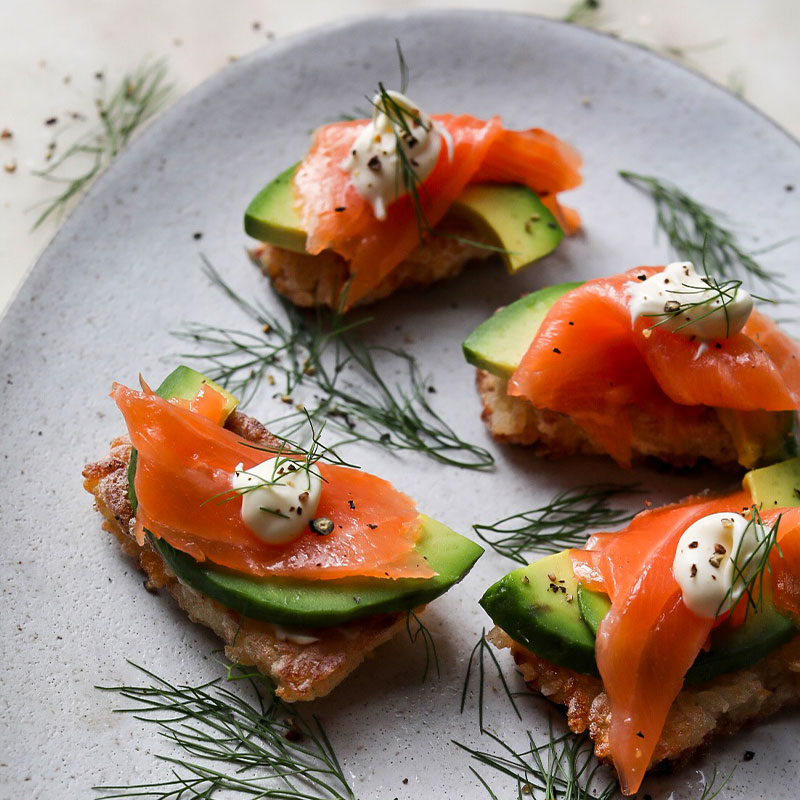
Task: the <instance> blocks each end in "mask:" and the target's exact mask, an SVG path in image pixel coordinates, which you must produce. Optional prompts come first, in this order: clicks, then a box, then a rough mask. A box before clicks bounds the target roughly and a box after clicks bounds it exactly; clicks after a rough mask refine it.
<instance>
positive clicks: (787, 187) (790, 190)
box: [783, 183, 794, 192]
mask: <svg viewBox="0 0 800 800" xmlns="http://www.w3.org/2000/svg"><path fill="white" fill-rule="evenodd" d="M783 188H784V189H785V190H786V191H787V192H793V191H794V184H791V183H787V184H786V186H784V187H783Z"/></svg>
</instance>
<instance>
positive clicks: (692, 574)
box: [689, 564, 697, 578]
mask: <svg viewBox="0 0 800 800" xmlns="http://www.w3.org/2000/svg"><path fill="white" fill-rule="evenodd" d="M696 576H697V564H692V568H691V569H690V570H689V577H690V578H695V577H696Z"/></svg>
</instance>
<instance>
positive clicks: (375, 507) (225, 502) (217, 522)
mask: <svg viewBox="0 0 800 800" xmlns="http://www.w3.org/2000/svg"><path fill="white" fill-rule="evenodd" d="M111 396H112V398H113V399H114V401H115V402H116V404H117V406H118V407H119V409H120V411H121V412H122V414H123V416H124V418H125V422H126V423H127V426H128V432H129V434H130V437H131V442H132V444H133V446H134V447H135V448H136V450H137V452H138V457H137V459H138V460H137V466H136V478H135V489H136V496H137V499H138V501H139V505H138V509H137V514H136V536H137V540H138V541H139V543H140V544H141V543H142V542H143V541H144V536H145V533H146V532H149V533H152V534H153V535H154V536H156V537H158V538H163V539H164V540H165V541H167V542H168V543H169V544H170V545H172V546H173V547H175V548H177V549H178V550H182V551H183V552H185V553H188V554H189V555H191V556H192V557H193V558H194V559H196V560H197V561H205V560H206V559H208V560H209V561H212V562H214V563H215V564H218V565H220V566H224V567H228V568H230V569H233V570H236V571H237V572H244V573H247V574H250V575H256V576H267V575H270V576H292V577H299V578H308V579H313V580H329V579H333V578H344V577H355V576H362V577H377V578H393V579H394V578H429V577H432V576H433V575H434V574H435V573H434V572H433V570H432V569H431V568H430V567H429V566H428V565H427V563H426V562H425V561H424V560H423V559H422V557H421V556H419V555H418V554H417V553H416V552H415V550H414V546H415V544H416V542H417V540H418V538H419V535H420V526H419V521H418V513H417V509H416V505H415V503H414V501H413V500H411V499H410V498H409V497H407V496H406V495H405V494H403V493H402V492H399V491H397V490H396V489H395V488H394V487H393V486H392V485H391V484H390V483H388V482H387V481H384V480H382V479H380V478H377V477H375V476H374V475H370V474H368V473H365V472H361V471H360V470H356V469H352V468H349V467H342V466H337V465H331V464H327V463H324V462H322V461H318V462H316V464H314V467H313V468H314V469H315V470H317V471H318V472H319V474H320V475H321V476H322V478H323V485H322V495H321V499H320V503H319V506H318V508H317V511H316V516H317V517H328V518H329V519H331V520H332V521H333V523H334V528H333V532H332V533H331V534H330V535H327V536H321V535H318V534H316V533H314V532H312V531H311V530H307V531H305V532H304V533H303V534H301V536H300V537H299V538H298V539H295V540H294V541H292V542H289V543H287V544H282V545H273V544H267V543H266V542H264V541H262V540H261V539H259V538H258V537H257V536H256V535H255V534H254V533H252V532H251V531H250V529H249V528H247V527H246V526H245V524H244V523H243V522H242V519H241V497H239V496H237V495H236V494H235V493H234V492H232V491H231V476H232V474H233V472H234V470H235V469H236V467H237V465H238V464H240V463H242V464H243V465H244V469H245V470H247V469H251V468H252V467H254V466H255V465H256V464H258V463H260V462H262V461H265V460H266V459H268V458H270V457H272V456H271V453H270V452H265V451H264V450H261V449H257V448H254V447H253V446H252V444H250V443H246V442H244V441H243V440H242V439H241V437H239V436H237V435H236V434H234V433H233V432H232V431H229V430H227V429H225V428H223V427H221V426H220V425H219V424H218V422H216V421H214V419H213V416H214V413H218V411H215V407H214V404H213V403H211V402H210V401H208V400H204V401H203V402H202V406H203V409H202V410H205V411H210V416H211V418H209V416H206V415H205V414H204V413H200V410H198V411H194V410H192V409H191V408H190V407H186V404H178V403H172V402H168V401H167V400H164V399H162V398H161V397H159V396H158V395H156V394H155V393H153V392H151V391H149V390H147V388H146V387H145V390H144V391H142V392H138V391H134V390H132V389H129V388H127V387H125V386H122V385H120V384H115V385H114V388H113V391H112V393H111Z"/></svg>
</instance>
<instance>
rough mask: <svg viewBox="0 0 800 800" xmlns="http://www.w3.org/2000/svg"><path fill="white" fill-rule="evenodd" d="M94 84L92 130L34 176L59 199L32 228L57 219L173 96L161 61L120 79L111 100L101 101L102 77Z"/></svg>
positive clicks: (54, 199)
mask: <svg viewBox="0 0 800 800" xmlns="http://www.w3.org/2000/svg"><path fill="white" fill-rule="evenodd" d="M99 83H100V90H99V93H98V96H97V98H96V101H95V108H96V112H97V124H96V125H95V127H94V129H93V130H91V131H89V132H88V133H85V134H83V135H82V136H80V137H79V138H77V139H76V140H75V141H74V142H73V143H72V144H70V145H69V146H68V147H67V148H66V149H65V150H64V152H63V153H62V154H61V156H59V157H58V158H57V159H55V160H54V161H52V162H51V163H50V164H48V166H47V167H45V168H44V169H41V170H37V171H35V172H34V173H33V174H34V175H36V176H38V177H40V178H42V179H44V180H46V181H49V182H51V183H54V184H59V185H61V186H63V188H62V189H61V190H60V191H59V192H58V194H56V195H55V196H54V197H52V198H51V199H50V200H46V201H45V203H46V205H45V209H44V211H42V212H41V214H39V217H38V218H37V219H36V222H34V224H33V227H34V228H38V227H39V226H40V225H41V224H42V223H43V222H44V221H45V220H47V219H48V218H49V217H50V216H52V215H56V216H59V217H60V216H62V215H63V214H64V213H65V211H66V210H67V208H68V207H69V206H70V205H71V204H72V203H73V202H74V201H75V200H76V199H77V198H78V197H79V196H80V195H81V194H82V193H83V192H84V191H85V190H86V189H87V188H88V187H89V185H90V184H91V183H92V181H94V179H95V178H96V177H97V176H98V175H99V174H100V173H101V172H102V171H103V170H104V169H105V168H106V167H107V166H108V165H109V164H110V163H111V161H113V159H114V158H115V157H116V156H117V155H118V154H119V153H120V151H121V150H122V149H123V148H124V147H125V145H127V144H128V142H129V141H130V138H131V136H133V134H134V133H135V132H136V131H137V130H138V129H139V128H140V127H141V126H142V125H143V124H144V123H145V122H147V120H149V119H150V118H151V117H152V116H153V115H154V114H155V113H156V112H157V111H159V110H160V109H161V108H163V106H164V105H165V104H166V102H167V101H168V99H169V97H170V95H171V94H172V85H171V84H170V83H168V81H167V66H166V63H165V62H164V61H163V60H158V61H154V62H150V63H145V64H143V65H142V66H141V67H139V68H138V69H136V70H134V71H133V72H131V73H129V74H128V75H125V76H124V77H123V79H122V80H121V81H120V83H119V84H118V85H117V87H116V88H115V89H114V90H113V91H112V92H111V96H110V97H107V96H106V91H105V90H106V83H105V77H103V76H101V77H100V79H99Z"/></svg>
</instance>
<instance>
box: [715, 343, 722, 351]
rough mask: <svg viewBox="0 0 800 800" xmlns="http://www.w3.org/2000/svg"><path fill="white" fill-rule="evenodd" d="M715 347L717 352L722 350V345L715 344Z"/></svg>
mask: <svg viewBox="0 0 800 800" xmlns="http://www.w3.org/2000/svg"><path fill="white" fill-rule="evenodd" d="M714 347H716V348H717V350H722V345H721V344H720V343H719V342H714Z"/></svg>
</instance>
